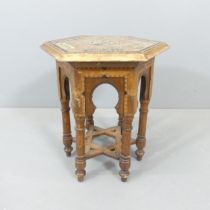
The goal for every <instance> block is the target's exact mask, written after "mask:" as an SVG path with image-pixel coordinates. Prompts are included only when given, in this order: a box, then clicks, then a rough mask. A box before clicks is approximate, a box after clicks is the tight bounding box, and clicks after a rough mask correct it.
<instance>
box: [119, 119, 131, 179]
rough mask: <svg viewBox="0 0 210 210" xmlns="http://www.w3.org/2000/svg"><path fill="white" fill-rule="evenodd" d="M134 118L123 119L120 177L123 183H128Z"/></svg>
mask: <svg viewBox="0 0 210 210" xmlns="http://www.w3.org/2000/svg"><path fill="white" fill-rule="evenodd" d="M132 120H133V117H123V120H122V145H121V155H120V168H121V170H120V172H119V174H120V176H121V180H122V181H123V182H125V181H127V178H128V175H129V168H130V142H131V127H132Z"/></svg>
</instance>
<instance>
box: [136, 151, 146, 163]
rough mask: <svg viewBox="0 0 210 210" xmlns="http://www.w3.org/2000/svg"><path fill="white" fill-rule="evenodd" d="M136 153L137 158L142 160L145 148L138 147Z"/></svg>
mask: <svg viewBox="0 0 210 210" xmlns="http://www.w3.org/2000/svg"><path fill="white" fill-rule="evenodd" d="M135 153H136V159H137V160H138V161H140V160H142V157H143V156H144V150H143V149H137V150H136V152H135Z"/></svg>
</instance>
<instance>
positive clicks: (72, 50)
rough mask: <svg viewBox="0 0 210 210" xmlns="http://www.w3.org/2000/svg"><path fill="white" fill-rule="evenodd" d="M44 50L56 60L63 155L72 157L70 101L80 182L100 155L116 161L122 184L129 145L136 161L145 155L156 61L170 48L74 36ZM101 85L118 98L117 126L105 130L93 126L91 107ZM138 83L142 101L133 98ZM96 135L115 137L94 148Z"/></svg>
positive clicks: (131, 39) (132, 40)
mask: <svg viewBox="0 0 210 210" xmlns="http://www.w3.org/2000/svg"><path fill="white" fill-rule="evenodd" d="M42 48H43V49H44V50H45V51H46V52H47V53H49V54H50V55H52V56H53V57H54V58H55V59H56V64H57V78H58V89H59V96H60V101H61V110H62V117H63V142H64V146H65V147H64V150H65V152H66V154H67V156H71V152H72V146H71V145H72V142H73V138H72V135H71V124H70V115H69V110H70V107H69V101H71V107H72V109H73V113H74V118H75V122H76V154H77V155H76V175H77V178H78V180H79V181H82V180H83V179H84V176H85V174H86V171H85V165H86V160H87V159H88V158H92V157H95V156H98V155H102V154H103V155H107V156H109V157H112V158H115V159H118V160H119V165H120V168H121V170H120V172H119V174H120V176H121V180H122V181H126V180H127V178H128V175H129V167H130V145H131V144H133V143H135V144H136V146H137V150H136V156H137V160H141V159H142V156H143V154H144V151H143V149H144V147H145V142H146V137H145V134H146V122H147V112H148V105H149V101H150V98H151V92H152V82H153V69H154V58H155V56H156V55H158V54H160V53H161V52H163V51H165V50H166V49H168V45H167V44H166V43H163V42H158V41H150V40H145V39H140V38H136V37H130V36H75V37H70V38H65V39H60V40H55V41H50V42H46V43H44V44H43V45H42ZM103 83H108V84H110V85H112V86H113V87H114V88H116V90H117V91H118V95H119V101H118V103H117V105H116V107H115V108H116V111H117V113H118V114H119V121H118V125H117V126H115V127H111V128H105V129H104V128H100V127H98V126H96V125H94V119H93V114H94V111H95V109H96V107H95V106H94V104H93V102H92V94H93V92H94V89H95V88H96V87H97V86H98V85H100V84H103ZM139 83H141V85H140V88H141V90H140V96H138V95H137V93H138V86H139ZM70 92H71V94H70ZM70 96H71V97H70ZM138 102H140V104H141V108H140V115H139V129H138V134H137V137H136V139H135V140H132V139H131V129H132V121H133V117H134V114H135V112H136V110H137V107H138ZM100 135H106V136H111V137H113V138H114V139H115V143H114V144H112V145H109V146H107V147H101V146H99V145H97V144H94V143H93V141H92V140H93V138H95V137H97V136H100Z"/></svg>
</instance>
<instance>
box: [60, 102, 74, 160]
mask: <svg viewBox="0 0 210 210" xmlns="http://www.w3.org/2000/svg"><path fill="white" fill-rule="evenodd" d="M69 110H70V107H69V100H61V112H62V121H63V144H64V151H65V152H66V155H67V156H68V157H70V156H71V152H72V150H73V148H72V146H71V145H72V135H71V124H70V114H69Z"/></svg>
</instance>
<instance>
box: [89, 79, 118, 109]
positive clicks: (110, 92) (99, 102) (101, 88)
mask: <svg viewBox="0 0 210 210" xmlns="http://www.w3.org/2000/svg"><path fill="white" fill-rule="evenodd" d="M92 102H93V104H94V105H95V106H96V107H97V108H114V107H116V105H117V104H118V102H119V94H118V91H117V89H116V88H115V87H114V86H113V85H110V84H108V83H103V84H100V85H98V86H97V87H96V88H95V89H94V91H93V94H92Z"/></svg>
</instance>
